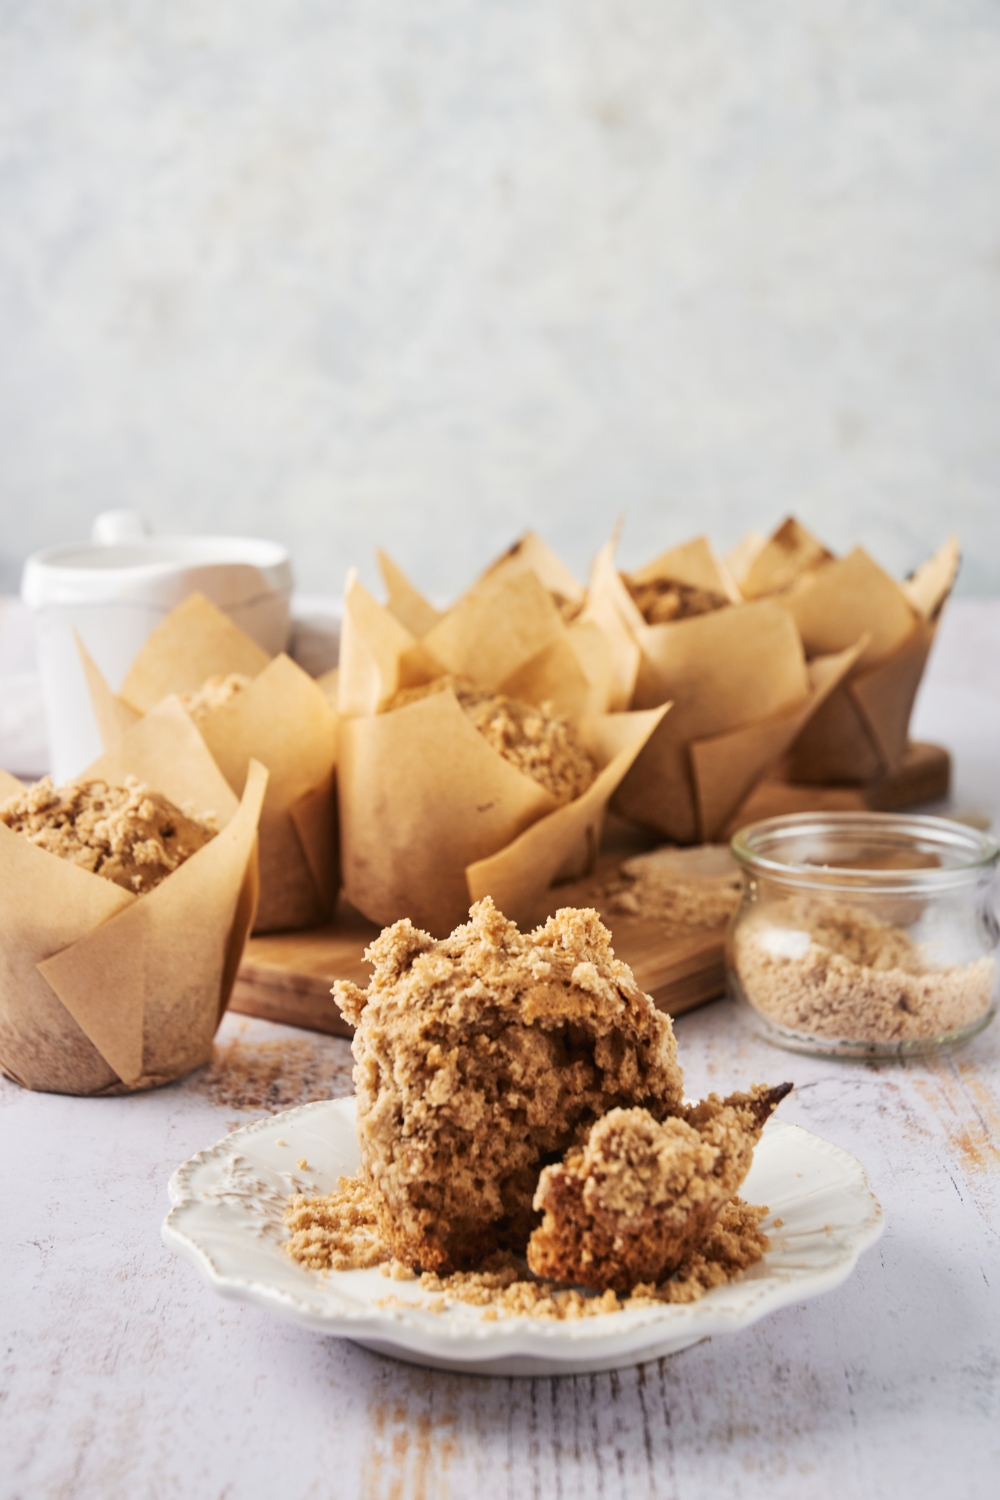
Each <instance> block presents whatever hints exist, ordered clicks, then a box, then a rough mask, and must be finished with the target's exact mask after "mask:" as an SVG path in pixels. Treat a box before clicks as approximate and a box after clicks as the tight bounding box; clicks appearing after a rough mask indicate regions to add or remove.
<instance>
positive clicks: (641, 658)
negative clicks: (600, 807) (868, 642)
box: [588, 538, 863, 843]
mask: <svg viewBox="0 0 1000 1500" xmlns="http://www.w3.org/2000/svg"><path fill="white" fill-rule="evenodd" d="M632 577H633V578H634V579H636V581H638V582H647V581H651V580H653V579H657V578H663V579H665V580H669V581H671V582H676V583H683V584H687V585H690V586H691V587H694V588H699V589H705V590H708V591H710V592H712V593H715V594H718V595H721V596H722V597H723V598H728V599H730V600H733V601H734V602H733V604H732V606H731V607H723V608H720V609H716V610H712V611H710V612H708V613H707V614H701V615H695V616H692V617H690V618H688V619H680V620H675V621H671V622H669V623H666V624H659V625H650V624H648V623H647V622H646V620H645V619H644V618H643V616H642V614H641V613H640V611H639V609H638V608H637V606H636V604H635V602H634V600H633V599H632V597H631V595H630V594H629V592H628V590H627V588H626V587H625V584H624V583H623V581H622V579H621V576H620V574H619V573H618V570H617V568H616V566H615V561H614V551H613V546H609V547H607V548H605V549H604V551H603V552H602V553H601V554H599V556H598V557H597V559H596V560H595V564H594V568H593V571H592V574H591V588H590V603H589V604H588V608H597V609H599V610H600V611H601V612H602V613H603V614H605V615H610V614H611V613H614V614H615V615H616V616H617V617H618V620H619V622H620V624H621V627H622V630H623V632H627V634H628V636H629V638H630V639H631V640H632V642H633V644H634V648H635V663H636V665H635V673H634V679H633V690H632V701H633V703H634V704H635V706H636V708H640V709H645V708H650V707H652V706H653V705H655V704H657V703H663V702H665V701H668V700H669V701H672V703H673V707H672V709H671V712H670V714H669V715H668V716H667V718H666V719H665V720H664V721H663V723H662V724H661V725H660V726H659V728H658V729H657V730H656V733H655V734H654V735H653V736H652V737H651V739H650V742H649V744H648V745H647V746H646V747H645V749H644V750H643V751H642V753H641V754H640V755H639V756H638V757H637V759H636V762H635V764H634V766H632V768H631V769H630V771H629V772H628V774H627V775H626V776H625V777H624V779H623V781H622V784H621V786H620V787H619V789H618V791H617V792H616V794H615V796H614V799H613V802H612V806H613V807H614V809H615V811H616V812H619V813H621V814H622V816H624V817H627V818H629V819H631V820H632V821H633V822H637V823H640V824H642V825H644V826H645V827H647V828H652V829H654V830H655V831H656V832H657V833H660V834H661V835H662V836H663V837H664V838H668V839H672V840H674V841H676V842H677V843H696V842H704V841H710V840H712V839H713V838H716V837H717V836H718V834H719V832H720V830H721V829H722V828H723V827H724V826H725V824H726V823H727V822H728V820H729V818H730V817H731V816H732V814H733V813H734V812H735V810H736V808H737V807H739V805H740V803H741V802H742V801H743V799H744V798H745V797H746V796H747V795H748V793H749V792H750V791H751V790H752V789H753V787H754V786H755V785H756V784H757V782H758V781H759V780H760V779H761V778H762V777H763V776H764V775H766V774H767V772H768V771H769V770H770V769H771V768H772V767H773V766H774V765H775V764H776V763H777V762H778V761H780V760H781V758H782V756H783V755H784V754H785V753H786V751H787V750H788V748H789V746H790V745H791V744H792V742H793V741H794V740H795V738H796V736H797V735H798V734H799V733H800V732H801V730H802V728H803V726H804V725H805V724H806V723H807V722H808V721H809V719H810V718H811V716H812V715H813V714H814V713H815V712H816V711H817V709H818V708H819V707H820V705H821V704H822V703H823V702H824V701H825V699H826V698H827V697H829V695H830V694H831V693H832V692H833V691H834V690H835V688H836V686H837V684H838V683H839V682H840V681H841V680H842V679H843V678H844V677H845V676H846V674H847V673H848V672H849V671H850V669H851V667H852V665H853V664H854V662H855V661H856V660H857V658H858V654H859V651H860V650H861V649H863V648H862V646H860V645H852V646H850V647H849V648H848V649H847V650H843V651H838V652H833V653H830V654H828V655H826V656H824V657H821V658H819V659H817V660H816V661H815V662H814V663H812V664H811V666H810V665H807V662H806V656H805V651H804V649H803V645H802V640H801V637H800V635H799V631H798V628H797V626H796V624H795V622H794V620H793V619H792V618H791V616H790V615H789V614H788V611H787V610H786V609H784V608H783V607H782V606H781V605H780V604H779V603H777V602H775V601H773V600H762V601H760V602H757V603H752V604H738V603H736V602H735V601H736V600H737V599H738V593H737V590H736V587H735V584H734V583H733V580H732V578H731V576H730V574H729V572H728V569H726V568H725V566H724V565H723V564H721V563H720V562H719V561H718V560H717V559H716V558H715V557H714V556H713V554H712V552H711V549H710V548H709V547H708V544H707V543H706V542H705V541H704V540H703V539H702V538H699V539H697V540H696V541H695V542H691V543H688V544H686V545H685V546H683V547H677V548H674V549H673V550H672V551H671V552H667V553H664V554H663V555H662V556H661V557H659V558H657V559H656V560H655V561H654V562H652V563H650V564H648V565H647V566H646V567H645V568H642V569H640V570H639V571H638V572H636V573H633V574H632ZM623 659H624V657H623Z"/></svg>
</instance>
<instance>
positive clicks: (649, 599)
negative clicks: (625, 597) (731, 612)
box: [622, 573, 732, 625]
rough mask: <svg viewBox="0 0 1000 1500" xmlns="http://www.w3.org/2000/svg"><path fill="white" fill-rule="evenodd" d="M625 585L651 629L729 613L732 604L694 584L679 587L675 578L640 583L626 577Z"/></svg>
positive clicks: (723, 595) (626, 575) (709, 590)
mask: <svg viewBox="0 0 1000 1500" xmlns="http://www.w3.org/2000/svg"><path fill="white" fill-rule="evenodd" d="M622 581H623V582H624V584H625V587H626V588H627V589H628V591H629V593H630V594H631V595H632V598H633V599H634V600H635V604H636V608H637V609H638V610H639V613H640V614H641V615H642V617H643V619H644V620H645V621H646V624H647V625H667V624H669V623H670V622H671V621H672V620H690V619H691V618H692V617H693V616H694V615H707V614H710V613H711V612H712V611H713V610H716V609H725V607H726V605H727V604H729V603H731V602H732V601H731V600H729V599H727V598H726V596H725V594H716V593H715V592H713V590H711V589H699V588H695V587H694V586H693V585H692V584H690V583H676V582H675V581H674V580H673V579H671V578H652V579H649V580H648V581H646V582H643V583H639V582H638V581H637V580H636V579H634V578H630V577H629V576H628V574H627V573H623V574H622Z"/></svg>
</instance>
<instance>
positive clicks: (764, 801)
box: [229, 744, 951, 1036]
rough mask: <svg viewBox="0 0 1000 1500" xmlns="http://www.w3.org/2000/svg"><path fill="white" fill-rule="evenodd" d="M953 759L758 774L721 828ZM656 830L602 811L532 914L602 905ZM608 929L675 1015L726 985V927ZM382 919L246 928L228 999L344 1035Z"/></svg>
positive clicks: (901, 799)
mask: <svg viewBox="0 0 1000 1500" xmlns="http://www.w3.org/2000/svg"><path fill="white" fill-rule="evenodd" d="M950 775H951V762H950V759H949V757H948V752H947V751H946V750H942V749H940V748H939V747H938V746H937V745H924V744H913V745H911V746H910V749H909V751H908V752H907V757H906V760H905V761H904V762H903V765H902V766H901V767H900V768H899V770H898V771H896V772H894V773H893V774H892V775H891V776H886V777H883V778H882V779H881V780H879V781H876V782H872V783H870V784H869V785H868V786H834V787H831V786H807V785H805V784H802V783H800V784H797V785H796V784H793V783H790V782H787V781H781V780H780V779H778V778H775V779H772V780H768V781H764V782H761V784H760V785H759V786H758V787H757V788H756V790H755V791H754V792H753V793H752V794H751V796H750V797H748V798H747V800H746V802H744V804H743V806H742V807H741V808H740V810H739V813H738V814H737V816H736V817H735V818H734V819H733V821H732V823H731V825H730V827H729V829H727V830H726V837H729V835H730V834H731V833H732V832H734V831H735V830H736V829H737V828H742V827H745V825H746V824H747V823H752V822H756V820H757V819H758V818H770V817H775V816H777V815H778V814H779V813H792V812H819V811H824V812H829V811H837V810H841V811H851V810H854V809H863V808H869V809H872V810H878V811H887V810H889V809H892V808H898V807H909V806H913V805H914V804H917V803H921V802H930V801H934V800H936V799H938V798H941V797H944V796H946V795H947V793H948V787H949V782H950ZM655 843H656V840H655V839H654V838H652V837H650V836H649V835H647V834H644V833H643V832H642V831H641V830H637V829H634V828H631V827H630V825H626V824H623V823H622V822H621V821H620V820H618V819H615V818H613V817H612V818H609V828H608V831H607V833H606V836H605V840H604V846H603V852H602V854H601V856H600V859H599V860H598V865H597V870H596V871H595V873H594V875H592V876H590V877H589V878H588V879H587V880H582V881H577V882H575V883H574V884H572V885H563V886H558V887H557V888H556V889H555V890H552V891H549V892H548V893H547V895H546V897H545V900H544V902H543V903H542V904H541V905H540V906H539V909H538V911H537V913H536V914H535V915H534V920H535V921H536V922H542V921H544V920H545V918H546V916H548V915H549V914H550V913H551V912H554V911H555V910H556V909H557V907H560V906H596V907H597V908H598V910H599V911H600V910H601V893H600V887H601V885H602V884H603V882H604V880H606V878H607V876H608V875H609V874H610V873H611V872H612V871H613V870H614V869H615V868H616V867H617V866H618V865H619V864H620V863H621V861H622V860H623V859H625V858H627V857H628V855H629V854H634V853H637V852H640V851H642V850H645V849H649V848H652V847H653V846H654V844H655ZM602 916H603V917H604V920H605V922H606V923H607V925H608V926H609V927H610V929H611V935H612V940H613V942H614V947H615V953H616V954H617V955H618V957H619V958H621V959H624V961H625V962H626V963H627V964H628V965H629V966H630V968H631V969H632V971H633V973H634V974H635V977H636V979H637V981H638V982H639V984H641V985H642V988H643V989H644V990H645V991H646V993H647V994H649V995H652V997H653V999H654V1000H655V1001H656V1003H657V1005H659V1006H660V1008H661V1009H662V1010H665V1011H668V1012H669V1013H670V1014H671V1015H674V1016H678V1015H681V1014H682V1013H683V1012H684V1011H686V1010H692V1009H693V1008H694V1007H695V1006H696V1005H702V1004H703V1003H704V1002H705V1001H706V1000H714V999H715V998H716V996H718V995H721V994H723V992H724V990H725V968H724V962H723V944H724V937H725V929H724V928H716V929H714V930H705V929H702V930H701V931H699V932H694V933H689V934H686V935H685V936H683V937H677V936H673V937H667V936H664V932H663V929H662V926H661V924H660V923H658V922H655V921H651V920H649V919H643V918H640V917H632V916H622V915H619V914H617V913H615V912H610V911H602ZM379 931H380V929H379V928H378V927H377V926H376V925H375V924H374V923H373V922H369V921H367V920H366V919H365V918H364V917H362V916H361V915H360V913H359V912H357V911H355V910H354V908H353V907H351V906H348V904H347V903H346V902H344V901H341V902H340V903H339V905H338V908H337V914H336V918H335V920H334V922H333V923H332V924H331V925H330V926H329V927H321V928H315V929H313V930H312V931H308V932H282V933H274V934H270V935H268V936H265V937H255V938H251V939H250V941H249V943H248V944H247V947H246V952H245V954H244V957H243V963H242V965H241V966H240V971H239V974H238V976H237V979H236V984H235V986H234V988H233V994H232V998H231V1000H230V1002H229V1005H230V1009H231V1010H236V1011H242V1012H243V1013H244V1014H245V1015H250V1016H262V1017H264V1019H265V1020H268V1021H283V1022H285V1023H286V1024H289V1025H292V1026H305V1027H307V1028H309V1029H310V1030H312V1031H326V1032H330V1033H332V1034H333V1035H335V1036H350V1035H351V1034H352V1028H351V1027H350V1026H348V1024H347V1022H346V1021H345V1020H344V1018H343V1016H342V1015H341V1013H340V1009H339V1007H338V1006H337V1004H336V1002H335V1001H334V998H333V996H332V995H331V994H330V988H331V986H332V984H333V981H334V980H335V979H353V980H354V981H355V983H357V984H361V985H365V984H367V983H368V977H369V974H370V967H369V965H368V964H366V963H365V960H364V950H365V948H366V947H367V946H368V944H369V943H370V942H371V941H372V939H373V938H375V937H377V936H378V933H379Z"/></svg>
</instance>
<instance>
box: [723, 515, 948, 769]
mask: <svg viewBox="0 0 1000 1500" xmlns="http://www.w3.org/2000/svg"><path fill="white" fill-rule="evenodd" d="M960 560H961V558H960V552H959V547H958V542H957V540H956V539H955V538H951V539H949V541H947V542H946V543H945V545H944V546H943V547H942V548H940V550H939V551H938V552H936V553H935V554H934V556H933V557H931V558H930V559H929V560H928V561H927V562H926V563H924V565H923V566H922V567H921V568H919V569H918V570H917V572H916V573H915V574H914V575H913V577H912V578H909V579H907V580H906V581H905V582H904V583H902V584H899V583H897V582H896V581H895V579H893V578H891V577H890V576H889V575H888V574H887V573H886V572H884V571H883V570H882V568H880V567H879V566H878V564H877V563H876V562H875V561H874V560H873V559H872V558H871V557H870V556H869V555H868V553H867V552H865V551H864V549H863V548H861V547H856V548H855V549H854V550H853V551H852V552H850V553H848V554H847V555H846V556H845V557H842V558H833V556H832V554H831V553H830V552H828V551H827V550H826V548H825V547H823V546H822V544H821V543H820V542H817V541H816V539H815V538H814V537H812V536H811V535H810V534H809V533H808V532H807V531H806V530H805V528H804V527H803V526H801V525H800V524H799V523H798V522H797V521H795V520H794V518H789V519H788V520H787V521H785V522H784V523H783V524H782V525H781V526H780V527H779V528H778V530H777V531H776V532H775V534H774V536H772V537H771V538H769V539H768V540H767V541H766V542H764V543H763V544H762V545H761V546H760V547H758V548H757V550H756V552H753V551H752V549H750V548H749V547H746V548H745V554H744V574H743V579H742V586H743V587H744V588H748V589H752V590H753V591H755V592H756V593H757V594H758V595H763V594H764V593H765V592H769V593H770V594H771V595H772V596H773V599H774V602H776V603H779V604H781V605H782V606H783V607H784V608H785V609H787V610H788V612H789V614H790V615H791V617H792V619H793V620H794V621H795V623H796V625H797V626H798V628H799V631H800V633H801V635H802V640H803V643H804V645H805V648H806V652H807V654H808V655H809V656H810V657H812V658H816V657H819V656H821V655H822V654H823V653H828V652H835V651H839V650H842V649H844V648H845V647H846V646H847V644H848V643H849V642H851V641H856V640H858V639H859V637H861V636H862V635H864V636H865V637H866V644H865V649H864V650H863V651H862V652H861V654H860V655H859V657H858V659H857V661H856V662H855V663H854V665H853V667H852V668H851V671H850V672H849V674H848V675H847V677H846V678H845V680H844V681H843V682H841V683H839V684H838V685H837V687H836V688H835V689H834V691H833V692H831V693H830V694H829V696H828V697H827V699H826V700H825V702H824V703H823V704H822V705H821V707H820V708H819V710H818V712H817V713H816V714H815V715H814V716H813V717H811V718H810V719H809V721H808V723H807V724H806V725H805V726H804V727H803V729H802V731H801V733H800V734H799V736H798V737H797V739H796V741H795V743H794V745H793V746H792V748H791V750H790V753H789V755H788V758H787V761H786V763H785V768H784V769H785V774H786V775H787V776H788V777H789V779H791V780H792V781H797V782H813V783H824V784H829V783H838V782H859V783H864V782H869V781H873V780H875V779H876V778H877V777H880V776H884V775H886V774H888V773H889V772H891V771H894V770H896V769H897V767H898V766H899V765H900V764H901V763H902V760H903V757H904V755H905V753H906V747H907V744H908V740H909V724H910V716H911V714H912V711H913V704H914V701H915V699H916V695H917V690H918V688H919V687H920V682H921V679H922V677H923V673H924V668H925V667H926V665H927V659H928V657H929V655H930V651H931V647H932V645H933V643H934V636H935V633H936V631H937V627H938V623H939V621H940V618H941V614H942V611H943V609H944V606H945V603H946V601H947V599H948V596H949V594H950V592H951V589H952V587H953V585H954V582H955V578H956V576H957V574H958V568H959V563H960Z"/></svg>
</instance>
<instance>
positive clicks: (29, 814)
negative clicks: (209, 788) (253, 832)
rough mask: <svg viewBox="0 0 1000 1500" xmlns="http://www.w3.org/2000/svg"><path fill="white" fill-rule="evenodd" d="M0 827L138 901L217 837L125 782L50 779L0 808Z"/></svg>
mask: <svg viewBox="0 0 1000 1500" xmlns="http://www.w3.org/2000/svg"><path fill="white" fill-rule="evenodd" d="M0 822H2V823H5V824H6V826H7V827H8V828H9V829H11V831H12V832H13V833H18V834H21V835H22V836H23V837H24V838H26V839H29V840H30V841H31V843H33V844H37V845H38V847H39V848H40V849H45V850H47V851H48V852H49V853H50V854H56V855H58V856H59V858H60V859H68V860H70V861H71V862H72V863H73V864H75V865H80V866H82V868H83V869H85V870H90V871H91V872H92V873H93V874H94V875H100V876H102V877H103V878H104V879H105V880H112V881H114V883H115V884H116V885H120V886H122V887H124V889H125V890H127V891H133V892H135V893H136V894H137V895H143V894H144V893H145V892H146V891H151V890H152V889H153V888H154V886H157V885H159V883H160V881H161V880H165V879H166V877H167V876H168V875H169V874H171V873H172V871H174V870H176V869H177V868H178V866H179V865H182V864H183V863H184V861H185V860H186V859H190V857H191V855H192V854H195V853H197V851H198V850H199V849H201V848H202V847H203V846H204V845H205V844H207V843H208V841H209V840H210V839H211V838H214V836H215V834H216V833H217V831H218V830H217V828H216V826H215V821H214V818H213V817H212V815H211V814H210V813H209V814H201V815H200V816H198V817H195V816H194V815H193V813H192V812H190V811H182V810H181V809H180V808H179V807H175V806H174V804H173V803H172V802H170V801H168V799H167V798H166V797H163V796H161V795H160V793H159V792H152V791H150V790H149V788H148V787H146V786H143V785H142V783H141V782H139V781H137V780H136V779H135V777H133V776H129V777H127V778H126V780H125V785H124V786H121V787H116V786H108V785H107V784H106V783H105V782H103V781H71V782H67V783H66V784H65V785H64V786H53V784H52V781H51V779H50V778H49V777H47V776H46V777H45V778H44V780H42V781H39V782H36V783H35V785H34V786H31V787H28V788H27V789H26V790H25V791H24V792H20V793H17V794H16V795H15V796H13V797H11V798H9V799H8V800H7V801H6V802H4V803H3V804H2V805H0Z"/></svg>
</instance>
